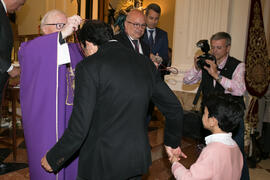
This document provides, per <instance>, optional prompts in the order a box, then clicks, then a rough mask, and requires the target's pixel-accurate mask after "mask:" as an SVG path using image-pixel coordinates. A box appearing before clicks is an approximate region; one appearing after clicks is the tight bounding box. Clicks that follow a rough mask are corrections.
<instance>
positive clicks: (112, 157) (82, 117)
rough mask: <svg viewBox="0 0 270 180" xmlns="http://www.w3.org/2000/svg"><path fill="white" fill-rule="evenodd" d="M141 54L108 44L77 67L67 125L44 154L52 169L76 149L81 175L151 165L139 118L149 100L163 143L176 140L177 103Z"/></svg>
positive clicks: (107, 176) (90, 177) (117, 175)
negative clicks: (160, 118) (161, 125)
mask: <svg viewBox="0 0 270 180" xmlns="http://www.w3.org/2000/svg"><path fill="white" fill-rule="evenodd" d="M145 58H146V57H145V56H143V55H140V54H138V53H135V52H134V51H133V50H130V49H127V48H125V47H124V46H123V45H121V44H120V43H119V42H108V43H106V44H104V45H101V46H100V47H99V49H98V51H97V53H95V54H94V55H92V56H89V57H87V58H85V59H84V60H83V61H81V62H80V63H79V64H78V65H77V67H76V75H75V78H76V79H75V83H76V85H75V87H76V88H75V98H74V106H73V112H72V115H71V118H70V120H69V125H68V128H67V129H66V131H65V133H64V135H63V136H62V138H61V139H60V140H59V141H58V143H57V144H56V145H55V146H54V147H53V148H52V149H51V150H50V151H49V152H48V153H47V160H48V162H49V164H50V165H51V167H52V168H53V170H54V171H56V170H59V169H60V168H61V167H62V166H63V164H64V163H65V162H66V161H67V160H68V159H69V158H70V157H71V156H72V155H73V153H74V152H76V151H77V150H78V149H80V154H79V169H78V176H79V177H80V178H81V179H87V180H112V179H117V180H122V179H123V180H124V179H127V178H129V177H132V176H135V175H140V174H143V173H146V172H147V170H148V167H149V166H150V164H151V152H150V145H149V141H148V135H147V134H148V133H147V124H146V121H145V118H146V113H147V109H148V104H149V100H150V99H152V101H153V102H154V103H155V104H156V106H157V107H158V108H159V109H160V111H161V112H163V114H164V115H165V117H166V124H165V126H166V127H165V135H164V143H165V145H168V146H172V147H174V148H176V147H177V146H178V145H179V144H180V139H181V132H182V116H183V113H182V107H181V105H180V103H179V101H178V99H177V97H176V96H175V95H174V93H173V92H172V91H171V90H170V89H169V87H168V86H167V85H166V84H165V83H164V82H163V81H162V80H161V78H160V77H159V74H158V72H157V70H156V68H155V66H154V65H153V63H152V62H151V61H148V60H146V59H145Z"/></svg>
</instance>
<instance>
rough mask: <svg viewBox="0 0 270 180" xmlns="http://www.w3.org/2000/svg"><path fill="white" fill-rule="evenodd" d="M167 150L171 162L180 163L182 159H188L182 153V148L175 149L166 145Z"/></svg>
mask: <svg viewBox="0 0 270 180" xmlns="http://www.w3.org/2000/svg"><path fill="white" fill-rule="evenodd" d="M165 149H166V152H167V154H168V156H169V160H170V161H171V162H175V161H179V160H180V159H181V157H183V158H187V156H186V155H185V154H184V153H183V152H182V150H181V148H180V147H177V148H175V149H173V148H171V147H170V146H166V145H165Z"/></svg>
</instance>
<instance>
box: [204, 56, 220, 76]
mask: <svg viewBox="0 0 270 180" xmlns="http://www.w3.org/2000/svg"><path fill="white" fill-rule="evenodd" d="M205 62H206V63H207V64H209V65H210V67H207V66H204V69H205V70H207V72H208V73H209V74H210V75H211V76H212V77H213V78H214V79H218V71H217V65H216V63H215V62H214V61H211V60H205Z"/></svg>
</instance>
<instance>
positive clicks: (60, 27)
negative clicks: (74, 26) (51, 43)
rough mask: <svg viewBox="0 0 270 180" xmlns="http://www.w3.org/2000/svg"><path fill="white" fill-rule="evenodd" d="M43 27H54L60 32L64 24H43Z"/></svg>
mask: <svg viewBox="0 0 270 180" xmlns="http://www.w3.org/2000/svg"><path fill="white" fill-rule="evenodd" d="M45 25H53V26H55V27H56V29H58V30H60V29H62V28H63V27H64V26H65V25H66V24H65V23H54V24H45Z"/></svg>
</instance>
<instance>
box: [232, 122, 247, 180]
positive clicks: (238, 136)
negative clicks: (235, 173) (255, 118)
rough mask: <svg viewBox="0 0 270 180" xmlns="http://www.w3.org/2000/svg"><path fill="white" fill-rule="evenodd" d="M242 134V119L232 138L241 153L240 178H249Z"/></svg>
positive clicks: (242, 179) (243, 131)
mask: <svg viewBox="0 0 270 180" xmlns="http://www.w3.org/2000/svg"><path fill="white" fill-rule="evenodd" d="M244 135H245V126H244V119H242V121H241V122H240V125H239V129H238V131H237V132H236V133H235V134H234V136H233V139H234V140H235V142H236V143H237V144H238V146H239V148H240V150H241V152H242V155H243V162H244V164H243V169H242V175H241V179H240V180H249V179H250V177H249V170H248V165H247V156H246V153H245V151H244Z"/></svg>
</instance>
